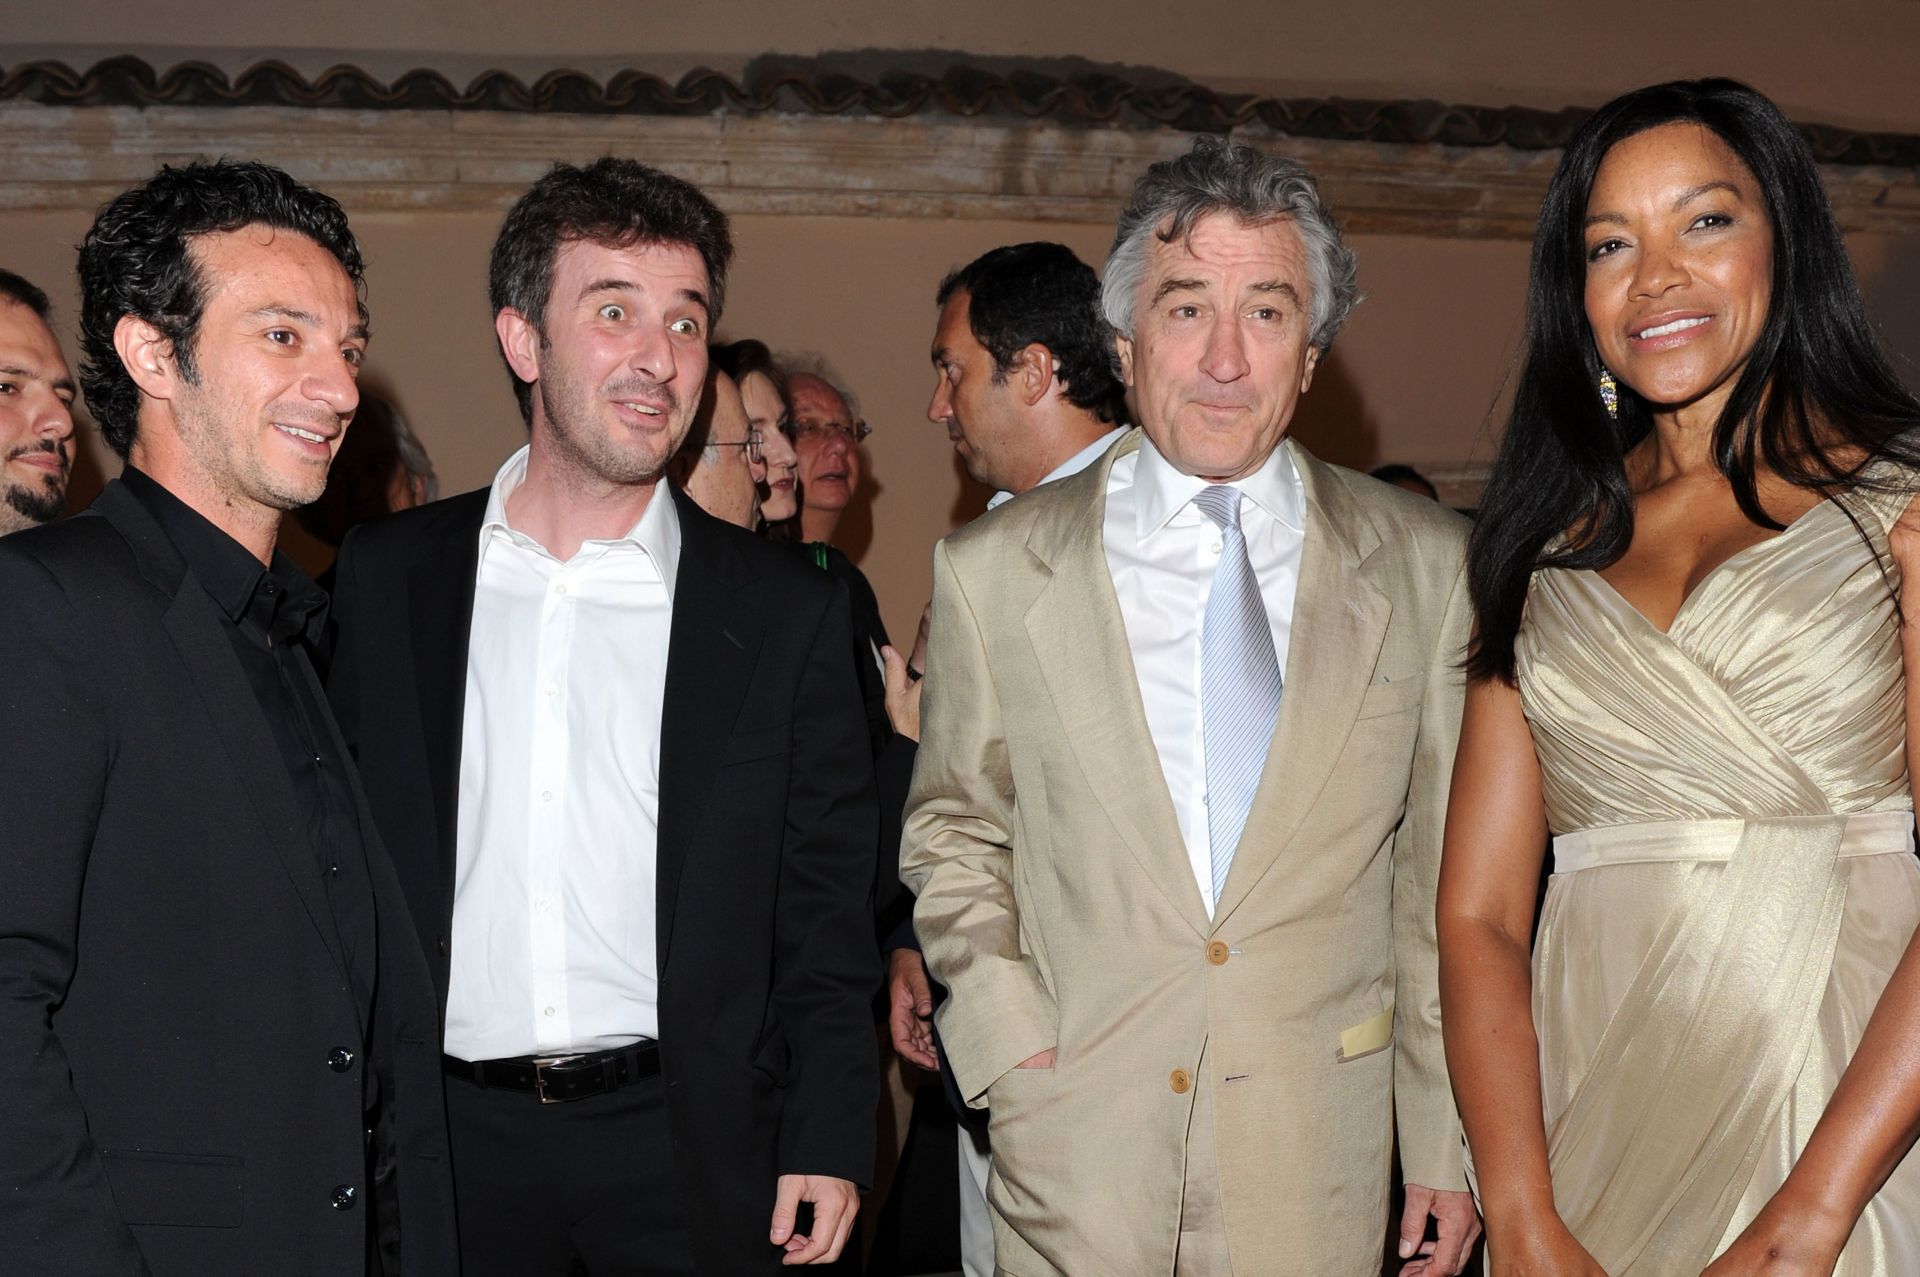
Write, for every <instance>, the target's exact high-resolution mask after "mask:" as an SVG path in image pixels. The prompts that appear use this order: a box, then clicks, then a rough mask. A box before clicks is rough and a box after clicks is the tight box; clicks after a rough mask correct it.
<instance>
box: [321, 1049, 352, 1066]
mask: <svg viewBox="0 0 1920 1277" xmlns="http://www.w3.org/2000/svg"><path fill="white" fill-rule="evenodd" d="M327 1067H328V1068H330V1069H332V1070H333V1071H334V1072H335V1073H345V1072H346V1071H347V1070H348V1069H350V1068H352V1067H353V1052H351V1051H349V1050H347V1048H346V1047H344V1046H336V1047H334V1048H333V1050H331V1051H329V1052H327Z"/></svg>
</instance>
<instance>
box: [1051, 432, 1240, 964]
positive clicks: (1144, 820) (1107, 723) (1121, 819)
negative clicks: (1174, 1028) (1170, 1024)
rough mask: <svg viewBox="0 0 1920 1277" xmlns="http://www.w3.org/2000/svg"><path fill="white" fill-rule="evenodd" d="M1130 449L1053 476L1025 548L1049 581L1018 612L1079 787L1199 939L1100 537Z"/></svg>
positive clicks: (1199, 909)
mask: <svg viewBox="0 0 1920 1277" xmlns="http://www.w3.org/2000/svg"><path fill="white" fill-rule="evenodd" d="M1138 446H1139V443H1138V436H1137V435H1136V436H1135V437H1134V438H1133V439H1130V440H1128V441H1126V442H1124V443H1122V444H1121V445H1120V446H1119V447H1117V448H1115V449H1113V450H1112V451H1110V452H1109V453H1108V454H1107V455H1106V456H1105V457H1103V458H1102V459H1101V460H1100V462H1099V463H1098V464H1096V465H1094V466H1091V467H1089V468H1088V469H1086V470H1083V471H1081V472H1080V474H1078V475H1075V476H1073V477H1071V478H1068V479H1063V480H1061V481H1060V483H1059V485H1058V487H1059V488H1060V489H1061V498H1060V499H1058V500H1055V501H1053V502H1051V503H1050V504H1049V505H1048V508H1047V509H1046V511H1045V512H1044V513H1042V514H1041V515H1040V516H1039V518H1038V519H1037V520H1036V522H1035V524H1034V527H1033V530H1032V532H1031V533H1030V534H1029V536H1028V539H1027V549H1028V550H1029V551H1030V552H1031V553H1032V554H1033V556H1034V557H1035V558H1036V559H1038V560H1039V561H1040V563H1041V564H1042V565H1043V566H1044V567H1045V568H1046V570H1047V571H1048V573H1049V574H1050V577H1049V579H1048V581H1047V582H1046V584H1045V585H1044V586H1043V587H1042V588H1041V590H1040V593H1039V596H1038V597H1037V598H1035V599H1034V601H1033V604H1032V605H1031V606H1030V607H1029V608H1028V609H1027V613H1026V626H1027V635H1028V638H1029V640H1030V641H1031V642H1032V644H1033V649H1034V654H1035V655H1036V656H1037V657H1038V658H1039V662H1040V669H1041V671H1042V672H1043V675H1044V677H1045V679H1046V683H1047V690H1048V692H1049V693H1051V695H1052V698H1053V705H1054V711H1055V712H1056V713H1057V714H1058V715H1059V717H1060V723H1061V727H1062V728H1063V730H1064V731H1065V734H1066V738H1067V741H1068V742H1069V744H1070V746H1071V748H1072V750H1073V753H1074V756H1075V757H1076V758H1077V759H1078V761H1079V764H1080V771H1081V774H1082V775H1083V776H1084V777H1085V778H1086V781H1087V784H1088V786H1089V787H1090V788H1091V789H1092V790H1093V792H1094V794H1095V795H1096V797H1098V799H1099V801H1100V804H1101V806H1102V807H1103V808H1104V809H1105V810H1106V813H1107V815H1108V817H1109V818H1110V819H1111V820H1112V821H1113V823H1114V826H1115V827H1116V828H1117V829H1118V830H1119V831H1120V836H1121V839H1122V840H1123V841H1124V842H1125V843H1126V844H1127V849H1128V850H1129V851H1130V852H1132V853H1133V856H1134V858H1135V859H1136V860H1138V861H1139V862H1140V865H1141V867H1142V868H1143V869H1144V870H1145V871H1146V872H1147V875H1148V876H1149V877H1150V878H1151V879H1152V880H1153V882H1154V883H1155V885H1156V886H1158V887H1159V888H1160V890H1161V892H1162V893H1163V894H1164V895H1165V896H1166V897H1167V899H1168V901H1169V902H1171V903H1172V905H1173V906H1174V908H1175V909H1176V910H1177V911H1178V912H1179V914H1180V916H1181V917H1182V918H1184V919H1186V921H1187V922H1188V924H1189V925H1191V926H1192V927H1193V929H1194V930H1195V931H1196V932H1199V933H1200V934H1202V935H1204V934H1206V932H1207V912H1206V904H1205V902H1204V901H1202V900H1201V898H1200V889H1199V886H1198V884H1196V883H1195V882H1194V878H1193V869H1192V866H1191V864H1190V862H1189V860H1188V858H1187V848H1186V842H1185V840H1184V839H1182V838H1181V836H1180V821H1179V818H1178V817H1177V816H1176V815H1175V814H1174V809H1173V800H1172V798H1171V797H1169V796H1168V793H1167V783H1166V779H1165V777H1164V775H1163V774H1162V773H1161V770H1160V755H1159V752H1158V751H1157V750H1156V749H1155V748H1154V744H1153V737H1152V735H1151V734H1150V733H1149V732H1148V730H1147V712H1146V707H1145V705H1144V704H1143V703H1142V701H1141V699H1140V680H1139V678H1138V676H1137V675H1136V674H1135V672H1134V668H1133V653H1132V651H1131V649H1129V648H1128V646H1127V630H1126V623H1125V621H1124V620H1123V619H1122V618H1121V615H1120V601H1119V598H1118V597H1117V596H1116V595H1115V594H1114V591H1113V575H1112V573H1111V572H1109V571H1108V569H1107V557H1106V546H1105V542H1104V539H1103V535H1102V532H1103V527H1104V524H1105V521H1106V508H1107V499H1106V491H1107V478H1108V475H1109V474H1110V472H1111V471H1112V469H1113V462H1114V460H1115V459H1116V458H1118V457H1120V456H1123V455H1125V454H1126V453H1128V452H1131V451H1133V450H1134V449H1136V448H1137V447H1138ZM1069 485H1071V487H1069Z"/></svg>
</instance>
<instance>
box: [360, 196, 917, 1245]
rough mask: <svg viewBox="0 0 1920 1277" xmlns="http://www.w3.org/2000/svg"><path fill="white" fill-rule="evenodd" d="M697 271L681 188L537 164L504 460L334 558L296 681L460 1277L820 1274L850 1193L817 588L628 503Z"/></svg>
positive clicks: (860, 1026) (670, 400) (672, 497)
mask: <svg viewBox="0 0 1920 1277" xmlns="http://www.w3.org/2000/svg"><path fill="white" fill-rule="evenodd" d="M731 255H732V247H731V241H730V239H729V234H728V230H727V223H726V218H725V216H724V215H723V214H722V213H721V212H720V211H719V210H718V209H717V208H715V207H714V206H713V204H712V203H711V202H710V201H709V200H708V199H707V198H706V197H705V196H704V195H702V194H701V193H700V192H699V191H698V190H696V189H695V188H693V187H692V186H689V185H688V184H687V183H685V182H682V181H680V180H678V179H677V178H673V177H669V176H667V175H666V174H664V173H660V172H657V171H655V170H653V169H650V168H647V167H646V166H644V165H641V164H638V163H636V162H633V161H631V160H619V159H611V158H609V159H602V160H599V161H597V162H595V163H593V164H591V165H589V166H587V167H585V168H575V167H573V166H570V165H564V164H562V165H556V166H555V168H554V169H553V170H552V171H551V172H550V173H548V174H547V176H545V177H544V178H542V179H541V180H540V181H539V182H538V183H536V184H535V185H534V187H533V188H532V189H531V190H530V191H528V193H527V194H526V195H524V196H522V197H521V199H520V200H519V201H518V202H517V203H516V204H515V205H514V207H513V209H512V210H511V211H510V212H509V213H508V214H507V218H506V221H505V223H504V224H503V225H502V227H501V230H500V235H499V238H498V240H497V241H496V243H495V245H494V251H493V261H492V278H491V293H492V300H493V304H494V308H495V328H496V331H497V334H498V336H499V339H500V346H501V351H502V353H503V355H504V357H505V359H506V362H507V365H508V369H509V371H510V372H511V374H512V377H513V384H514V389H515V392H516V394H517V395H518V398H519V401H520V407H521V411H522V414H523V416H524V417H525V419H526V421H527V424H528V427H529V431H530V442H529V444H528V446H527V447H526V448H523V449H522V450H521V451H519V452H518V453H516V454H515V455H514V456H513V457H512V458H510V459H509V460H508V461H507V463H506V464H505V465H504V466H502V467H501V469H500V472H499V474H498V475H497V476H496V478H495V479H494V482H493V484H492V486H491V487H490V488H487V489H483V490H481V491H478V492H474V493H470V494H468V495H466V496H462V497H455V498H452V499H451V500H448V501H444V502H440V503H437V504H435V505H429V506H424V507H422V508H420V509H417V510H413V511H409V512H407V513H404V514H400V515H396V516H394V517H393V518H391V519H388V520H384V521H380V522H376V523H373V524H370V525H367V526H365V527H363V528H361V529H359V530H357V531H356V532H355V533H354V534H353V535H351V536H350V537H349V538H348V539H347V542H346V545H345V546H344V547H343V550H342V556H341V566H340V573H339V585H338V589H337V592H336V596H335V605H336V617H337V620H338V630H339V646H338V649H337V652H336V657H335V663H334V666H333V672H332V676H331V680H330V683H329V691H330V693H331V695H332V697H333V700H334V704H335V706H336V709H337V711H338V713H339V714H340V718H341V723H342V727H343V729H344V731H345V733H346V736H347V739H348V740H349V741H352V742H354V743H355V744H356V745H357V747H358V752H359V759H360V765H361V768H362V769H363V771H364V772H365V773H366V775H367V777H368V785H369V790H368V792H369V794H370V796H371V799H372V803H373V808H374V812H375V815H376V817H377V819H378V820H379V823H380V828H381V832H382V834H383V835H384V836H385V838H386V840H387V842H388V844H389V845H390V846H391V847H393V848H394V855H395V859H396V861H397V862H398V864H399V866H400V873H401V877H402V880H403V882H404V885H405V888H406V891H407V895H408V898H409V900H410V902H411V903H412V906H413V909H414V913H415V917H416V919H417V921H418V923H419V926H420V929H421V934H422V936H423V937H425V938H427V940H428V945H429V961H430V962H431V964H432V966H433V969H434V976H435V979H436V980H437V982H438V986H439V992H440V995H441V998H442V1004H443V1013H444V1018H445V1039H444V1043H445V1051H446V1056H447V1058H446V1067H447V1072H448V1077H447V1101H448V1114H449V1121H450V1127H451V1134H452V1144H453V1156H454V1180H455V1186H456V1190H457V1193H458V1196H459V1205H460V1229H461V1241H462V1248H463V1252H464V1259H465V1271H466V1273H467V1274H468V1275H469V1277H484V1275H487V1274H501V1275H502V1277H508V1275H510V1277H541V1275H543V1274H556V1275H562V1277H563V1275H564V1274H567V1273H569V1272H571V1271H577V1270H578V1269H582V1268H583V1269H584V1270H585V1271H587V1272H589V1273H592V1274H595V1275H596V1277H598V1275H600V1274H608V1273H690V1272H700V1273H713V1274H722V1273H724V1274H728V1275H729V1277H732V1275H733V1274H743V1273H751V1272H760V1271H768V1270H774V1269H778V1268H779V1267H780V1266H782V1265H783V1264H797V1263H828V1262H832V1261H833V1260H834V1259H835V1258H836V1257H837V1256H838V1255H839V1252H840V1249H841V1247H842V1246H843V1245H844V1244H845V1241H846V1237H847V1233H848V1231H849V1229H850V1228H851V1226H852V1222H853V1217H854V1213H855V1210H856V1208H857V1205H858V1196H857V1194H858V1189H859V1186H860V1185H861V1184H862V1183H863V1182H864V1181H865V1180H866V1179H867V1177H868V1175H869V1167H870V1165H871V1160H872V1156H873V1110H874V1098H875V1087H876V1081H875V1066H874V1059H873V1039H872V1030H871V1027H870V1025H871V1021H870V1019H869V1016H868V1006H869V998H870V997H871V996H872V993H873V990H874V988H875V986H876V984H877V982H878V978H879V976H878V958H877V953H876V950H875V945H874V938H873V934H872V919H871V916H870V914H869V898H870V893H871V890H872V881H873V847H874V838H875V836H876V810H875V803H874V797H873V768H872V761H871V756H870V754H869V751H868V746H867V737H866V723H865V718H864V715H863V712H862V707H861V699H860V691H859V688H858V686H857V684H856V682H855V676H854V671H853V663H852V655H851V653H852V639H851V635H850V631H849V622H848V614H847V602H846V592H845V588H844V587H842V586H840V585H838V584H837V583H836V582H835V581H834V580H833V578H831V577H830V576H828V575H827V574H825V573H822V572H819V571H816V570H815V569H814V568H812V567H811V566H809V565H808V564H806V563H805V562H804V561H803V560H802V559H801V558H800V557H799V556H797V555H794V554H793V552H792V551H791V550H790V549H788V548H786V547H782V546H776V545H772V544H769V543H767V542H764V541H761V540H759V539H758V538H756V537H754V536H752V535H751V534H749V533H748V532H746V531H745V530H744V529H740V528H736V527H733V526H731V525H728V524H724V523H721V522H720V521H719V520H717V519H714V518H712V517H711V516H709V515H707V514H706V513H704V512H703V511H702V510H701V509H700V508H699V507H698V506H697V505H696V504H694V503H693V502H692V501H690V500H688V499H686V498H685V497H684V496H683V495H681V494H678V493H675V492H674V491H673V490H672V488H671V486H670V485H668V484H665V483H662V482H661V481H660V480H661V477H662V475H663V473H664V471H665V469H666V466H667V462H668V460H669V459H670V458H671V457H672V456H673V454H674V452H675V450H676V449H677V448H678V447H679V445H680V442H681V440H682V439H683V438H684V437H685V435H686V432H687V429H688V426H689V423H690V421H691V418H692V415H693V413H694V412H695V411H696V409H697V408H698V406H699V402H700V392H701V385H702V382H703V380H704V377H705V373H706V365H707V341H708V338H709V334H710V332H711V329H712V326H713V324H714V322H715V321H716V320H717V319H718V317H719V313H720V304H721V299H722V295H723V292H724V290H725V285H726V272H727V267H728V264H729V260H730V258H731ZM803 1203H808V1204H810V1205H811V1220H810V1221H808V1220H806V1219H805V1218H802V1219H800V1220H799V1221H796V1213H797V1211H798V1208H799V1207H800V1206H801V1205H802V1204H803Z"/></svg>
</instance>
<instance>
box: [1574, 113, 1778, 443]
mask: <svg viewBox="0 0 1920 1277" xmlns="http://www.w3.org/2000/svg"><path fill="white" fill-rule="evenodd" d="M1585 237H1586V255H1587V278H1586V310H1587V322H1588V324H1589V325H1590V326H1591V327H1592V330H1593V339H1594V345H1595V348H1596V349H1597V350H1598V351H1599V354H1600V359H1601V362H1602V363H1604V364H1605V365H1606V366H1607V368H1608V369H1609V370H1611V371H1612V373H1613V375H1614V376H1615V377H1616V378H1618V379H1619V380H1620V381H1622V382H1624V383H1625V384H1626V385H1627V386H1629V387H1631V388H1632V389H1633V390H1634V392H1635V393H1637V394H1638V395H1640V397H1641V398H1643V399H1645V400H1647V401H1648V402H1649V403H1651V404H1653V405H1655V406H1656V407H1670V408H1684V407H1687V406H1689V405H1697V406H1699V407H1700V408H1702V409H1704V410H1705V411H1707V412H1709V413H1712V414H1715V415H1717V413H1718V409H1719V406H1720V405H1721V404H1724V403H1725V401H1726V398H1727V396H1728V395H1730V394H1731V393H1732V391H1733V386H1734V384H1735V383H1736V381H1737V380H1738V376H1739V373H1740V370H1741V369H1742V368H1743V367H1744V366H1745V364H1746V361H1747V357H1748V355H1749V354H1751V353H1752V351H1753V346H1754V343H1755V342H1756V341H1757V340H1758V339H1759V337H1760V333H1761V330H1762V329H1764V328H1765V327H1766V322H1767V310H1768V307H1769V306H1770V304H1771V302H1772V296H1773V228H1772V224H1771V222H1770V220H1769V218H1768V214H1767V207H1766V202H1765V199H1764V197H1763V195H1762V193H1761V191H1760V189H1759V185H1758V183H1756V182H1755V180H1754V177H1753V174H1752V173H1751V172H1749V171H1748V169H1747V167H1746V165H1744V164H1742V163H1741V162H1740V159H1739V157H1738V156H1737V155H1735V154H1734V152H1733V149H1732V148H1731V147H1729V146H1728V145H1727V144H1726V143H1725V142H1723V141H1722V140H1721V139H1720V137H1719V136H1718V135H1717V134H1715V133H1714V132H1713V131H1712V130H1711V129H1708V128H1706V127H1705V126H1703V125H1699V124H1693V123H1686V122H1677V123H1672V124H1663V125H1660V126H1659V127H1657V128H1652V129H1648V130H1646V131H1645V132H1644V133H1637V134H1635V135H1634V136H1632V137H1629V138H1626V139H1625V140H1623V141H1621V142H1618V143H1615V144H1614V146H1613V148H1612V149H1611V150H1609V151H1608V152H1607V154H1606V157H1605V158H1604V159H1602V160H1601V162H1600V169H1599V172H1598V173H1597V174H1595V177H1594V183H1593V191H1592V193H1591V194H1590V195H1589V197H1588V199H1587V216H1586V228H1585Z"/></svg>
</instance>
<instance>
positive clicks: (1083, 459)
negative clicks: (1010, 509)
mask: <svg viewBox="0 0 1920 1277" xmlns="http://www.w3.org/2000/svg"><path fill="white" fill-rule="evenodd" d="M1125 433H1127V427H1125V426H1115V427H1114V428H1113V429H1111V430H1109V431H1107V433H1105V434H1103V435H1101V436H1100V437H1099V438H1098V439H1095V440H1094V441H1093V442H1092V443H1090V444H1088V445H1087V446H1086V447H1084V448H1082V449H1080V451H1078V452H1076V453H1074V454H1073V455H1072V456H1071V457H1068V458H1067V459H1066V460H1065V461H1062V462H1061V463H1060V464H1059V465H1057V466H1055V467H1054V468H1053V469H1051V470H1049V471H1048V472H1047V477H1046V478H1044V479H1042V480H1041V481H1040V483H1052V482H1053V481H1054V480H1055V479H1064V478H1066V477H1067V476H1068V475H1070V474H1079V473H1080V472H1081V471H1082V470H1085V469H1086V468H1087V467H1088V466H1090V465H1092V464H1093V463H1094V462H1096V461H1098V460H1099V459H1100V454H1101V453H1103V452H1105V451H1106V450H1107V449H1108V448H1111V447H1112V446H1113V441H1114V440H1115V439H1118V438H1119V437H1120V436H1121V435H1123V434H1125ZM1040 483H1036V484H1034V485H1033V486H1034V487H1035V488H1037V487H1039V486H1040ZM1029 491H1031V489H1029ZM1013 498H1014V494H1013V493H1011V492H1006V491H1000V492H996V493H994V494H993V495H992V496H990V497H988V498H987V509H989V510H998V509H999V508H1000V507H1001V506H1003V505H1005V504H1006V503H1007V502H1009V501H1011V500H1013Z"/></svg>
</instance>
